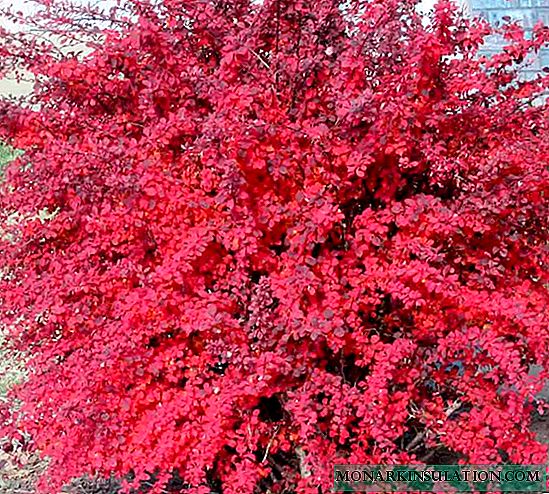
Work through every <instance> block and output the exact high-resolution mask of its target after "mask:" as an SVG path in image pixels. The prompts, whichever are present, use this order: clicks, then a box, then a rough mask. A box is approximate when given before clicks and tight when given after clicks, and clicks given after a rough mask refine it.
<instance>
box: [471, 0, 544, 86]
mask: <svg viewBox="0 0 549 494" xmlns="http://www.w3.org/2000/svg"><path fill="white" fill-rule="evenodd" d="M469 9H470V11H471V12H472V14H473V15H476V16H479V17H482V18H484V19H486V20H487V21H488V22H490V24H492V25H493V26H499V25H501V24H502V23H503V22H505V20H506V19H507V18H509V19H511V20H513V21H518V22H519V23H520V24H521V25H522V26H523V27H524V29H525V30H526V32H527V33H528V32H531V31H532V28H533V27H534V25H535V24H536V23H537V22H538V21H542V22H543V23H544V24H547V25H549V0H469ZM504 18H505V19H504ZM486 41H487V42H486V44H485V46H484V49H483V53H484V54H486V55H491V54H493V53H497V52H498V51H499V50H501V48H502V46H503V45H504V44H505V42H504V40H503V39H501V38H500V37H498V36H491V37H490V38H489V39H487V40H486ZM544 67H549V47H547V48H544V49H542V50H540V53H539V54H538V55H537V56H534V57H532V58H531V59H530V60H528V61H527V64H526V65H525V67H524V68H523V74H524V77H525V78H532V77H535V76H536V75H537V74H538V73H539V72H540V71H541V70H542V68H544Z"/></svg>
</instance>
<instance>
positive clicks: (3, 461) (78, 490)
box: [0, 415, 549, 494]
mask: <svg viewBox="0 0 549 494" xmlns="http://www.w3.org/2000/svg"><path fill="white" fill-rule="evenodd" d="M532 430H533V431H534V432H535V433H536V435H537V437H538V440H539V441H540V442H543V443H546V444H549V415H544V416H537V417H536V418H535V419H534V422H533V424H532ZM436 459H437V461H436V462H435V463H442V464H444V463H446V462H448V463H450V462H451V461H452V460H451V459H449V458H439V457H437V458H436ZM548 463H549V458H548ZM44 467H45V462H44V461H42V460H40V459H39V458H38V456H37V455H34V454H29V453H28V452H26V451H24V450H23V449H22V448H20V447H15V448H14V449H13V451H8V452H7V451H3V450H1V449H0V494H35V489H34V484H35V482H36V478H37V477H38V475H39V474H40V472H41V471H42V470H43V468H44ZM117 492H118V488H117V484H116V482H114V481H105V480H103V481H94V480H88V479H79V480H77V481H75V483H74V485H72V486H69V487H67V488H65V489H63V492H62V493H59V494H116V493H117ZM51 494H54V493H51Z"/></svg>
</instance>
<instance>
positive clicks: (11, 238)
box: [0, 0, 549, 494]
mask: <svg viewBox="0 0 549 494" xmlns="http://www.w3.org/2000/svg"><path fill="white" fill-rule="evenodd" d="M42 3H43V4H44V5H47V4H52V5H50V6H49V7H44V10H43V13H42V15H41V16H36V17H35V18H34V20H32V21H31V20H30V19H29V20H27V22H29V23H31V22H34V23H37V24H40V23H41V22H46V23H47V26H48V28H49V29H50V30H51V31H53V32H57V33H60V32H61V31H62V30H63V29H65V31H66V32H67V33H68V36H73V37H80V36H82V35H86V36H88V37H89V36H91V35H92V34H94V32H95V33H97V32H98V31H97V30H98V29H100V30H102V31H101V32H102V36H103V37H102V38H101V39H100V40H99V41H96V42H95V44H94V45H93V46H94V49H93V51H92V52H91V53H90V54H87V55H82V54H81V55H78V56H77V55H74V54H70V53H69V54H66V53H65V54H64V55H63V54H60V53H58V52H57V51H56V49H55V48H52V47H48V46H47V45H43V44H40V43H30V42H29V41H28V35H25V34H16V35H8V34H7V33H4V36H3V38H2V41H1V46H0V55H1V60H2V64H3V67H4V68H6V70H7V69H8V68H9V67H10V66H11V65H10V64H12V63H15V62H17V63H19V64H22V65H23V66H25V67H27V68H28V69H29V70H30V71H31V72H32V73H34V74H36V75H37V76H38V83H37V86H36V90H35V92H34V95H33V97H32V98H33V99H32V103H33V105H32V106H27V107H25V108H21V107H19V108H18V107H16V106H13V105H11V104H9V103H7V102H4V103H2V107H1V111H2V115H3V125H2V135H3V136H4V139H9V141H10V142H11V143H12V144H13V145H14V146H16V147H18V148H20V149H22V150H24V151H25V154H24V155H23V156H22V157H20V158H18V159H17V160H16V161H15V162H14V163H13V164H12V165H11V166H10V167H9V170H8V174H7V179H6V181H5V182H4V184H3V185H2V196H1V202H0V207H1V212H0V214H1V215H2V229H3V231H4V235H3V240H2V244H1V259H2V262H3V264H4V266H3V277H2V280H1V282H0V289H1V304H2V307H1V322H2V324H4V325H8V324H12V323H16V324H15V329H14V337H17V341H18V342H19V345H20V347H21V348H23V349H29V348H30V349H31V351H32V354H33V359H32V361H31V362H30V364H29V365H30V368H31V369H32V371H33V372H32V373H31V376H30V378H29V380H28V382H26V383H25V384H24V385H23V386H21V387H19V388H17V389H16V390H15V391H14V395H13V397H14V398H19V399H22V400H23V402H24V405H23V407H22V408H21V410H20V413H18V414H16V415H15V417H14V418H15V420H16V422H15V423H16V424H17V425H18V427H19V428H20V429H23V430H26V431H27V432H28V433H29V434H31V435H32V437H33V440H34V443H35V445H36V446H37V447H38V448H39V449H40V450H41V451H43V453H44V454H46V455H49V456H50V457H51V458H52V462H51V468H50V471H49V475H50V477H49V479H48V480H47V482H49V484H45V485H49V486H50V487H46V488H45V490H46V491H48V490H49V489H54V487H51V486H57V485H59V484H60V483H63V482H66V481H68V480H69V479H70V478H72V477H74V476H79V475H82V474H84V473H99V474H103V475H107V474H109V473H114V474H117V475H120V476H122V475H124V474H126V473H127V472H128V471H130V470H134V471H135V473H136V475H137V478H138V479H139V478H143V477H146V472H152V471H158V472H166V473H169V472H171V471H173V470H177V471H178V472H179V473H180V475H181V477H182V478H183V479H184V480H185V481H186V482H187V483H188V484H189V485H190V486H192V488H191V490H190V491H188V492H193V493H209V492H220V491H221V489H222V492H223V493H224V494H246V493H249V494H252V493H264V492H272V493H283V492H285V493H289V492H296V493H299V494H317V493H318V492H324V493H326V492H329V489H330V487H331V485H332V466H333V464H334V463H337V462H340V463H341V462H350V463H389V462H400V463H403V462H411V461H428V459H430V460H432V459H433V458H435V459H436V458H437V456H436V455H435V456H428V454H429V451H433V452H437V451H438V452H439V453H437V454H440V452H441V451H443V452H445V454H449V453H453V454H457V455H459V456H460V457H461V458H462V460H463V461H466V462H470V463H495V462H501V461H509V462H513V463H522V462H526V463H544V462H545V460H546V457H547V446H546V445H542V444H539V443H538V442H536V440H535V438H534V436H533V434H532V433H531V432H530V431H529V422H530V418H529V417H530V414H531V411H532V409H533V403H534V396H535V394H536V393H537V392H538V391H539V389H540V387H541V384H542V380H543V379H545V378H546V377H547V373H546V370H547V369H548V368H549V365H548V364H549V334H548V310H547V308H548V301H549V299H548V292H547V288H546V284H547V282H548V279H547V278H548V277H547V262H548V247H547V245H548V240H549V239H548V229H547V228H548V214H547V213H548V209H547V205H548V203H547V194H548V192H549V180H548V179H549V173H548V168H547V160H548V158H549V129H548V108H547V106H545V105H541V104H538V105H531V104H530V102H531V101H533V100H534V99H535V97H536V95H537V94H539V93H540V92H541V91H543V90H544V88H545V87H546V86H547V85H548V81H546V80H545V79H538V80H537V81H533V82H527V83H522V82H517V81H518V79H517V75H516V71H515V68H516V63H517V62H519V61H520V60H522V59H523V58H525V56H526V54H527V52H528V51H531V50H535V49H536V48H537V47H539V46H540V45H541V44H543V43H544V42H545V41H546V40H547V38H548V33H547V30H546V29H545V28H543V27H541V26H539V27H538V28H536V30H535V32H534V36H533V38H532V39H531V40H524V39H523V36H522V33H521V32H520V31H519V30H518V28H516V27H513V26H510V27H509V29H508V30H507V36H508V38H509V40H510V41H509V42H510V46H509V47H508V48H507V49H506V50H505V51H504V52H503V53H501V54H500V55H498V56H496V57H494V58H493V59H492V60H486V59H483V58H480V59H478V58H477V56H476V53H477V48H478V46H479V44H480V43H481V41H482V38H483V36H484V35H485V34H486V32H487V28H486V26H484V25H481V24H476V23H470V22H469V21H465V20H463V19H462V18H461V17H460V16H459V15H458V14H457V13H456V12H454V11H453V9H452V7H451V3H450V2H447V1H441V2H440V3H439V6H438V8H437V10H436V13H435V14H434V16H433V17H432V19H431V23H430V24H428V25H427V24H426V25H424V24H423V23H422V19H421V18H420V17H419V16H418V15H417V14H416V11H415V6H416V5H415V4H416V1H414V0H371V1H366V0H364V1H352V2H348V4H350V6H349V5H347V7H346V8H342V7H341V2H338V1H330V0H317V1H315V2H308V1H304V0H293V1H291V0H265V1H264V2H257V1H255V2H254V1H246V0H231V1H224V0H217V1H210V0H204V1H192V0H188V1H182V0H163V1H161V2H154V3H155V4H156V5H154V6H153V5H152V4H150V3H149V2H147V1H145V0H131V1H130V0H128V1H126V2H124V3H125V7H124V9H125V11H126V13H124V9H123V10H116V9H115V10H113V11H112V12H111V13H110V14H109V15H106V16H104V18H103V19H102V20H101V22H100V23H99V27H94V26H97V25H98V22H99V21H98V19H100V18H101V16H100V14H99V13H98V12H96V11H93V10H92V9H82V8H77V7H71V6H70V5H65V4H63V3H61V4H58V3H57V2H55V1H53V0H52V2H46V1H45V0H43V1H42ZM94 30H95V31H94ZM25 39H27V41H25ZM511 43H512V45H511ZM44 209H47V210H48V211H49V212H55V213H56V214H55V216H54V217H53V218H52V219H50V220H48V221H40V220H38V219H36V214H37V212H39V211H42V210H44ZM14 211H17V212H18V213H19V216H18V220H17V221H13V217H11V218H10V217H9V215H10V214H11V213H13V212H14ZM7 234H9V235H7ZM532 364H537V365H539V366H541V367H542V368H543V369H544V370H543V371H542V373H541V374H540V376H539V378H533V377H531V376H529V375H528V370H529V366H530V365H532ZM51 492H56V491H54V490H51ZM185 492H187V491H185Z"/></svg>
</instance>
